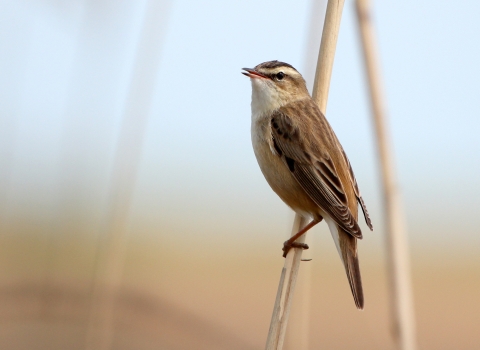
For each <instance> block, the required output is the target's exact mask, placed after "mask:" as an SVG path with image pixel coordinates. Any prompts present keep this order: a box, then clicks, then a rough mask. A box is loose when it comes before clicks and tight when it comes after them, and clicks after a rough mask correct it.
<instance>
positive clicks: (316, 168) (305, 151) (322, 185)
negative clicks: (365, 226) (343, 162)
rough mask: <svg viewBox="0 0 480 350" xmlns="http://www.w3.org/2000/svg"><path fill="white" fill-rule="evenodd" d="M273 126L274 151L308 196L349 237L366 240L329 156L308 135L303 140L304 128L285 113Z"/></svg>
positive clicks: (274, 121)
mask: <svg viewBox="0 0 480 350" xmlns="http://www.w3.org/2000/svg"><path fill="white" fill-rule="evenodd" d="M271 124H272V138H273V144H274V148H275V150H276V151H277V154H279V156H281V157H282V159H283V161H284V162H285V164H286V165H287V166H288V168H289V169H290V171H291V172H292V174H293V176H294V177H295V179H296V180H297V181H298V182H299V184H300V185H301V186H302V188H303V189H304V190H305V192H307V194H308V195H309V196H310V198H311V199H312V200H313V201H314V202H315V203H317V204H318V205H319V206H320V207H321V208H322V210H324V211H325V212H326V213H327V214H328V215H330V216H331V217H332V219H334V220H335V222H336V223H337V224H338V225H339V226H340V227H342V228H343V229H344V230H345V231H346V232H347V233H349V234H351V235H352V236H354V237H356V238H362V232H361V230H360V227H359V226H358V224H357V221H356V220H355V218H354V217H353V215H352V213H351V212H350V209H349V208H348V203H347V197H346V195H345V191H344V188H343V185H342V183H341V181H340V179H339V177H338V174H337V170H336V168H335V164H334V162H333V161H332V160H331V159H330V157H329V155H328V154H325V153H322V152H321V151H320V150H318V149H316V148H315V147H317V146H315V145H310V144H309V140H308V139H306V136H305V135H304V136H303V137H300V132H301V131H300V128H299V127H298V126H295V125H294V124H293V122H292V120H291V118H290V117H289V116H288V115H286V114H285V113H282V112H281V111H277V112H275V113H274V114H273V116H272V120H271Z"/></svg>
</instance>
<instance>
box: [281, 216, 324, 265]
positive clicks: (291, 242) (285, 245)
mask: <svg viewBox="0 0 480 350" xmlns="http://www.w3.org/2000/svg"><path fill="white" fill-rule="evenodd" d="M322 219H323V218H322V217H320V219H319V220H315V219H314V220H312V221H311V222H310V223H309V224H308V225H307V226H305V227H304V228H302V229H301V230H300V231H298V232H297V233H296V234H294V235H293V236H292V237H290V239H289V240H287V241H285V242H284V243H283V248H282V250H283V257H284V258H285V257H286V256H287V253H288V251H289V250H290V249H291V248H292V247H293V248H302V249H308V244H305V243H298V242H295V241H296V240H297V238H299V237H300V236H301V235H303V234H304V233H305V232H307V231H308V230H310V229H311V228H312V227H313V226H315V225H316V224H318V223H319V222H320V221H322Z"/></svg>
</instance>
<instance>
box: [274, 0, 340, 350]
mask: <svg viewBox="0 0 480 350" xmlns="http://www.w3.org/2000/svg"><path fill="white" fill-rule="evenodd" d="M343 4H344V0H328V4H327V11H326V14H325V22H324V25H323V33H322V41H321V43H320V51H319V54H318V61H317V70H316V74H315V82H314V87H313V93H312V97H313V99H314V100H315V102H316V103H317V104H318V106H319V107H320V110H321V111H322V112H323V113H325V110H326V107H327V100H328V90H329V87H330V78H331V76H332V68H333V59H334V57H335V49H336V46H337V38H338V31H339V29H340V20H341V17H342V10H343ZM306 223H307V221H306V219H305V218H303V217H302V216H300V215H298V214H296V215H295V221H294V223H293V227H292V235H294V234H295V233H297V232H298V231H299V230H300V228H302V227H304V226H305V224H306ZM305 236H306V235H303V236H302V237H300V239H298V240H297V241H298V242H302V243H303V242H304V240H305ZM301 258H302V249H298V248H294V249H291V250H290V251H289V252H288V255H287V257H286V258H285V264H284V266H283V269H282V273H281V276H280V283H279V286H278V292H277V297H276V300H275V305H274V308H273V313H272V320H271V322H270V329H269V332H268V337H267V344H266V347H265V349H266V350H281V349H282V348H283V342H284V338H285V331H286V329H287V322H288V317H289V314H290V307H291V305H292V299H293V292H294V290H295V283H296V279H297V276H298V270H299V268H300V262H301Z"/></svg>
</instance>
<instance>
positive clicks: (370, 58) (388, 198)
mask: <svg viewBox="0 0 480 350" xmlns="http://www.w3.org/2000/svg"><path fill="white" fill-rule="evenodd" d="M356 10H357V19H358V26H359V31H360V39H361V43H362V48H363V56H364V62H365V70H366V75H367V80H368V86H369V90H370V102H371V106H372V114H373V121H374V125H375V133H376V140H377V149H378V157H379V163H380V172H381V177H382V186H383V201H384V208H385V209H384V210H385V217H386V230H387V232H386V250H387V269H388V278H389V285H390V288H389V289H390V309H391V327H392V332H393V337H394V339H395V342H396V344H397V348H398V349H401V350H414V349H415V348H416V342H415V320H414V311H413V300H412V299H413V298H412V288H411V277H410V266H409V265H410V264H409V252H408V242H407V235H406V233H405V229H404V219H403V213H402V205H401V198H400V191H399V189H398V186H397V183H396V180H395V169H394V168H395V167H394V161H393V157H392V152H391V148H390V142H389V139H388V132H387V120H386V116H385V103H384V98H383V96H382V91H383V89H382V86H381V79H380V73H379V69H378V58H377V57H378V55H377V50H376V45H375V36H374V29H373V25H372V23H371V14H370V1H368V0H356Z"/></svg>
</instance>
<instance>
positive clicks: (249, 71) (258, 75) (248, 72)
mask: <svg viewBox="0 0 480 350" xmlns="http://www.w3.org/2000/svg"><path fill="white" fill-rule="evenodd" d="M242 69H243V70H244V71H246V72H242V74H243V75H246V76H247V77H249V78H264V79H268V77H267V76H266V75H263V74H262V73H259V72H257V71H256V70H254V69H252V68H242Z"/></svg>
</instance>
